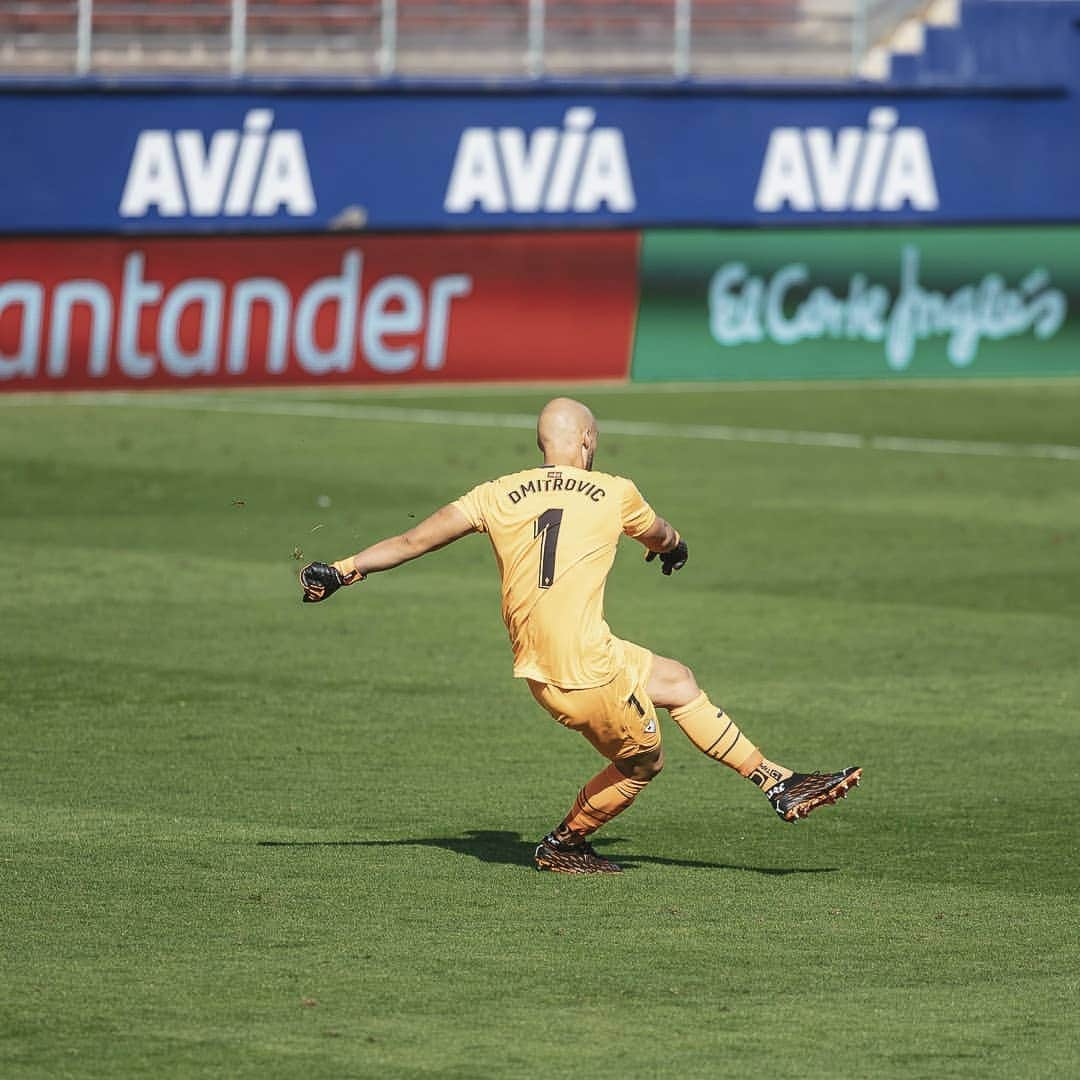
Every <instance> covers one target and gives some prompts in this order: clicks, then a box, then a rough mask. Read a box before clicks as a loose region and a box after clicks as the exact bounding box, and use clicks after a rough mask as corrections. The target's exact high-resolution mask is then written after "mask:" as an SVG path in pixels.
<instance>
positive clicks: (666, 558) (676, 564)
mask: <svg viewBox="0 0 1080 1080" xmlns="http://www.w3.org/2000/svg"><path fill="white" fill-rule="evenodd" d="M658 555H659V556H660V569H661V573H662V574H663V575H664V577H670V576H671V571H672V570H681V569H682V568H683V567H684V566H685V565H686V560H687V550H686V541H685V540H680V541H679V542H678V543H677V544H676V545H675V546H674V547H673V548H672V549H671V550H670V551H650V552H649V554H648V555H646V556H645V561H646V562H652V561H653V559H655V558H656V557H657V556H658Z"/></svg>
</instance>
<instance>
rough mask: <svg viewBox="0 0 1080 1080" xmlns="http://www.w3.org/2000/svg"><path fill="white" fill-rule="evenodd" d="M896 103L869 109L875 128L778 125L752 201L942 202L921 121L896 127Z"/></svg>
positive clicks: (920, 205)
mask: <svg viewBox="0 0 1080 1080" xmlns="http://www.w3.org/2000/svg"><path fill="white" fill-rule="evenodd" d="M896 121H897V113H896V110H895V109H892V108H887V107H882V108H877V109H871V110H870V118H869V127H868V128H867V129H866V130H864V129H862V128H857V127H845V128H841V129H840V130H839V131H838V132H837V133H836V138H835V140H834V139H833V133H832V132H831V131H829V129H828V128H817V127H815V128H806V129H801V128H793V127H781V128H774V129H773V132H772V134H771V135H770V136H769V145H768V148H767V149H766V151H765V161H764V164H763V165H762V166H761V176H760V177H759V178H758V186H757V192H756V194H755V195H754V208H755V209H756V210H758V211H760V212H762V213H765V214H772V213H775V212H776V211H777V210H781V209H782V208H783V207H784V204H785V203H786V204H787V205H788V206H789V207H790V208H791V209H792V210H797V211H803V212H807V211H814V210H834V211H835V210H899V209H900V208H901V207H902V206H903V205H904V204H905V203H907V204H908V205H910V206H911V208H912V209H913V210H936V209H937V208H938V191H937V183H936V182H935V180H934V165H933V162H932V161H931V160H930V150H929V148H928V146H927V144H926V134H925V133H924V132H923V130H922V128H917V127H897V126H896Z"/></svg>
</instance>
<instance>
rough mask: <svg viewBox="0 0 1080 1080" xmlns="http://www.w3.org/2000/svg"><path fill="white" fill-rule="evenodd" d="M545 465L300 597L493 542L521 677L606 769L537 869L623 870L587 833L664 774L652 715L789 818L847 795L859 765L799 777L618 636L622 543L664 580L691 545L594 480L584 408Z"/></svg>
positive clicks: (686, 679) (558, 415) (558, 419)
mask: <svg viewBox="0 0 1080 1080" xmlns="http://www.w3.org/2000/svg"><path fill="white" fill-rule="evenodd" d="M536 435H537V445H538V446H539V448H540V451H541V453H542V454H543V456H544V461H543V464H542V465H538V466H536V467H534V468H530V469H524V470H523V471H521V472H515V473H510V474H509V475H508V476H501V477H499V478H498V479H497V480H490V481H488V482H487V483H484V484H480V485H478V486H477V487H475V488H473V489H472V490H471V491H470V492H468V493H467V494H466V495H463V496H462V497H461V498H460V499H457V500H455V501H454V502H452V503H450V504H448V505H447V506H444V507H442V509H440V510H436V511H435V513H434V514H432V515H431V516H430V517H429V518H427V519H426V520H425V521H422V522H420V523H419V524H418V525H416V526H415V527H414V528H411V529H409V530H408V532H404V533H402V534H401V535H400V536H392V537H389V538H388V539H386V540H381V541H379V543H377V544H374V545H372V546H371V547H369V548H365V549H364V550H363V551H361V552H359V553H358V554H356V555H353V556H352V557H350V558H347V559H343V560H342V561H340V562H336V563H333V564H330V565H328V564H326V563H310V564H309V565H307V566H305V567H304V569H303V570H302V571H301V572H300V581H301V584H302V585H303V588H304V597H303V599H304V601H305V602H309V603H311V602H316V601H320V600H325V599H326V598H327V597H329V596H330V595H332V594H333V593H334V592H336V591H337V590H338V589H339V588H341V587H342V586H344V585H352V584H354V583H356V582H360V581H363V580H364V579H365V578H366V577H367V576H368V575H369V574H374V573H377V572H379V571H381V570H392V569H393V568H394V567H395V566H400V565H401V564H402V563H405V562H408V561H409V560H410V559H415V558H418V557H419V556H420V555H426V554H427V553H428V552H430V551H435V550H437V549H438V548H441V547H445V546H446V545H447V544H449V543H451V542H453V541H454V540H459V539H460V538H461V537H463V536H467V535H468V534H469V533H473V532H486V533H487V534H488V538H489V539H490V541H491V546H492V548H494V551H495V560H496V562H497V563H498V566H499V572H500V574H501V575H502V598H503V603H502V614H503V620H504V622H505V623H506V628H507V630H508V631H509V634H510V643H511V647H512V649H513V653H514V676H515V677H516V678H519V679H525V680H527V682H528V685H529V689H530V690H531V691H532V695H533V697H534V698H536V700H537V701H538V702H539V703H540V705H542V706H543V707H544V708H545V709H546V710H547V711H548V712H549V713H550V714H551V715H552V716H553V717H554V718H555V719H556V720H558V722H559V723H560V724H563V725H564V726H565V727H568V728H571V729H572V730H574V731H579V732H581V734H582V735H584V736H585V738H586V739H588V740H589V742H591V743H592V745H593V746H594V747H596V749H597V750H598V751H599V752H600V753H601V754H602V755H603V756H604V757H605V758H607V759H608V761H609V762H610V764H609V765H608V766H607V767H606V768H605V769H603V770H602V771H601V772H599V773H597V774H596V776H594V777H593V778H592V779H591V780H590V781H589V782H588V783H587V784H586V785H585V786H584V787H583V788H582V789H581V791H579V792H578V795H577V798H576V799H575V800H574V804H573V806H572V807H571V808H570V812H569V813H568V814H567V815H566V817H565V818H564V819H563V821H562V822H561V823H560V824H559V825H558V826H557V827H556V828H555V829H553V830H552V831H551V832H550V833H548V835H547V836H545V837H544V838H543V840H541V841H540V843H539V845H538V846H537V848H536V853H535V857H534V859H535V863H536V867H537V869H539V870H554V871H558V872H561V873H568V874H611V873H619V872H620V867H619V866H618V865H617V864H615V863H614V862H612V861H611V860H610V859H606V858H604V857H603V856H601V855H599V854H597V852H596V851H594V850H593V848H592V846H591V844H590V843H589V840H588V837H589V836H591V835H592V833H594V832H596V830H597V829H599V828H600V827H601V826H603V825H606V824H607V823H608V822H609V821H611V819H612V818H614V817H615V816H616V815H617V814H621V813H622V812H623V811H624V810H625V809H626V808H627V807H628V806H629V805H630V804H631V803H632V802H633V801H634V799H635V798H637V796H638V795H639V794H640V793H641V791H642V790H643V789H644V788H645V786H646V785H647V784H648V783H649V781H650V780H652V778H653V777H654V776H656V775H657V774H658V773H659V772H660V770H661V768H662V767H663V764H664V754H663V749H662V748H661V745H660V725H659V723H658V722H657V717H656V706H660V707H661V708H664V709H666V710H667V711H668V713H669V714H670V716H671V718H672V720H674V721H675V723H676V724H678V725H679V727H680V728H681V729H682V730H683V732H685V734H686V735H687V737H688V738H689V739H690V741H691V742H692V743H693V744H694V745H695V746H696V747H697V748H698V749H699V750H701V751H702V752H703V753H704V754H706V755H707V756H708V757H710V758H712V759H714V760H715V761H719V762H721V763H722V764H724V765H727V766H728V767H729V768H731V769H733V770H735V772H737V773H738V774H739V775H740V776H743V777H745V778H746V779H747V780H749V781H750V783H752V784H753V785H755V786H756V787H757V788H759V789H760V790H761V791H762V792H764V794H765V797H766V798H767V799H768V800H769V802H770V803H771V804H772V806H773V808H774V809H775V811H776V813H777V814H779V815H780V817H781V818H782V819H783V820H784V821H792V822H794V821H798V820H799V819H800V818H802V817H805V816H806V815H807V814H809V813H810V812H811V811H812V810H815V809H816V808H817V807H819V806H823V805H825V804H828V803H834V802H836V800H837V799H838V798H843V797H844V796H845V795H846V794H847V791H848V789H849V788H850V787H851V786H852V785H855V784H858V782H859V777H860V776H861V775H862V770H861V769H859V768H856V767H851V768H847V769H843V770H841V771H840V772H835V773H824V774H822V773H798V772H795V771H793V770H792V769H789V768H786V767H785V766H783V765H780V764H778V763H777V762H775V761H770V760H769V759H768V758H767V757H765V756H764V755H763V754H762V753H761V751H760V750H759V749H758V748H757V747H756V746H755V745H754V744H753V743H752V742H751V741H750V740H749V739H748V738H747V737H746V736H745V735H744V734H743V733H742V731H740V730H739V728H738V726H737V725H736V724H735V721H734V720H732V719H731V718H730V717H729V716H728V715H727V713H725V712H724V710H723V709H721V708H718V707H717V706H716V705H714V704H713V703H712V702H711V701H710V700H709V698H708V696H707V695H706V694H705V692H704V691H703V690H701V688H700V687H699V686H698V684H697V681H696V680H695V678H694V673H693V672H692V671H691V670H690V669H689V668H688V667H686V666H685V665H684V664H681V663H679V662H678V661H677V660H669V659H667V658H666V657H663V656H655V655H653V654H652V653H651V652H649V651H648V650H647V649H644V648H642V647H641V646H640V645H635V644H633V643H631V642H629V641H622V640H620V639H619V638H617V637H615V636H614V635H613V634H612V633H611V630H610V629H609V628H608V624H607V623H606V622H605V621H604V611H603V608H604V584H605V581H606V579H607V575H608V572H609V571H610V570H611V567H612V564H613V562H614V560H615V547H616V544H617V543H618V541H619V537H620V536H621V535H622V534H623V533H626V534H627V535H628V536H631V537H633V539H635V540H637V541H638V542H639V543H640V544H642V545H644V547H645V548H646V549H647V554H646V556H645V559H646V561H647V562H651V561H652V560H654V559H657V558H659V560H660V566H661V568H662V570H663V573H664V574H665V575H670V574H671V573H672V572H673V571H676V570H681V569H682V568H683V566H685V565H686V560H687V547H686V541H685V540H683V539H682V537H681V536H680V535H679V533H678V532H677V531H676V530H675V529H674V528H672V526H671V525H669V524H668V523H667V522H666V521H665V520H664V519H663V518H662V517H660V516H658V515H657V513H656V512H655V511H654V510H653V509H652V507H651V506H649V504H648V503H647V502H646V501H645V500H644V499H643V498H642V497H641V494H640V493H639V492H638V489H637V488H636V487H635V486H634V484H633V482H632V481H630V480H627V479H624V478H623V477H620V476H611V475H609V474H607V473H601V472H595V471H593V458H594V456H595V454H596V446H597V440H598V433H597V427H596V421H595V419H594V418H593V415H592V413H591V412H590V411H589V410H588V408H586V407H585V406H584V405H582V404H581V403H580V402H577V401H573V400H571V399H569V398H556V399H555V400H553V401H550V402H548V404H547V405H545V406H544V408H543V410H542V411H541V413H540V417H539V420H538V421H537V426H536Z"/></svg>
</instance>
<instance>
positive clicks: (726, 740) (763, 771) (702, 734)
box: [670, 691, 791, 791]
mask: <svg viewBox="0 0 1080 1080" xmlns="http://www.w3.org/2000/svg"><path fill="white" fill-rule="evenodd" d="M670 712H671V719H672V720H674V721H675V723H676V724H678V725H679V727H681V728H682V730H683V733H684V734H685V735H686V737H687V738H688V739H689V740H690V741H691V742H692V743H693V744H694V745H695V746H696V747H697V748H698V749H699V750H700V751H701V752H702V753H703V754H706V755H707V756H708V757H711V758H713V759H714V760H716V761H719V762H721V763H722V764H724V765H726V766H727V767H728V768H729V769H734V770H735V771H736V772H737V773H738V774H739V775H740V776H745V777H746V778H747V779H748V780H749V781H750V782H751V783H753V784H755V785H756V786H757V787H759V788H761V790H762V791H765V790H767V789H768V788H770V787H772V786H773V784H775V783H776V782H777V781H779V780H785V779H786V778H787V777H789V776H791V770H790V769H785V768H784V767H783V766H782V765H777V764H776V763H775V762H773V761H769V759H768V758H767V757H765V755H764V754H762V752H761V751H760V750H759V749H758V748H757V747H756V746H755V745H754V744H753V743H752V742H751V741H750V740H749V739H748V738H747V737H746V736H745V735H744V734H743V733H742V731H740V730H739V726H738V724H736V723H735V721H734V720H732V719H731V717H730V716H728V714H727V713H726V712H724V710H723V709H720V708H717V706H715V705H714V704H713V703H712V702H711V701H710V700H709V697H708V695H707V694H706V693H705V692H704V691H702V692H701V694H700V696H699V697H696V698H695V699H694V700H693V701H691V702H690V704H689V705H680V706H679V707H678V708H677V709H671V710H670Z"/></svg>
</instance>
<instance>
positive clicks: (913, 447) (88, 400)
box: [0, 392, 1080, 461]
mask: <svg viewBox="0 0 1080 1080" xmlns="http://www.w3.org/2000/svg"><path fill="white" fill-rule="evenodd" d="M0 401H2V402H3V404H4V405H20V404H21V405H27V406H32V405H39V406H40V405H42V404H45V403H46V402H45V401H44V400H43V398H42V397H40V396H31V395H27V396H25V397H22V396H20V398H8V399H6V400H4V399H3V398H0ZM48 404H56V405H65V406H76V407H83V408H97V407H100V406H106V407H110V406H111V407H120V408H143V409H166V410H176V411H180V412H210V413H230V414H241V415H251V416H298V417H313V418H317V419H325V420H353V421H356V420H363V421H373V422H389V423H398V424H435V425H440V426H445V427H468V428H514V429H518V430H522V431H532V430H535V427H536V417H535V416H534V415H532V414H531V413H528V414H527V413H483V412H463V411H459V410H456V409H412V408H398V407H397V406H393V405H361V404H355V405H330V404H327V403H325V402H317V401H309V402H305V401H269V400H265V399H263V400H258V401H252V400H232V401H223V400H220V399H219V400H215V399H208V398H199V397H184V396H179V395H177V396H169V397H165V396H160V397H159V396H156V395H155V396H150V395H146V394H125V393H122V392H120V393H107V394H92V393H90V394H78V395H70V396H64V397H62V398H51V400H49V401H48ZM600 429H601V433H602V434H610V435H629V436H633V437H640V438H663V439H704V440H712V441H718V442H739V443H770V444H773V445H778V446H826V447H833V448H837V449H843V450H884V451H891V452H899V453H916V454H955V455H961V456H965V457H1006V458H1048V459H1054V460H1059V461H1080V446H1064V445H1056V446H1055V445H1052V444H1042V443H1005V442H963V441H957V440H952V439H924V438H907V437H904V436H894V435H858V434H853V433H850V432H841V431H789V430H785V429H772V428H743V427H729V426H726V425H723V424H679V425H675V424H659V423H653V422H651V421H648V420H604V421H603V422H602V423H601V425H600Z"/></svg>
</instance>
